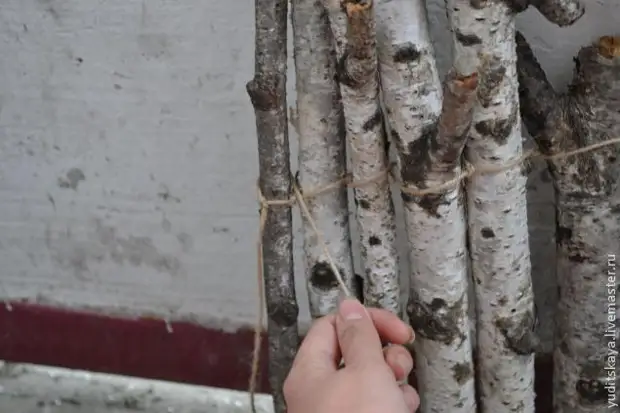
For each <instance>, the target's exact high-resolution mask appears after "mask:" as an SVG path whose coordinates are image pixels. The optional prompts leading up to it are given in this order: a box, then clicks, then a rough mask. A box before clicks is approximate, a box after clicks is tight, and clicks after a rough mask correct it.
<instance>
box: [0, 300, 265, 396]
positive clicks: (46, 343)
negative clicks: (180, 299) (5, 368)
mask: <svg viewBox="0 0 620 413" xmlns="http://www.w3.org/2000/svg"><path fill="white" fill-rule="evenodd" d="M12 307H13V310H12V311H8V310H7V309H6V307H5V306H4V305H0V359H3V360H7V361H12V362H22V363H34V364H43V365H50V366H57V367H66V368H74V369H82V370H88V371H96V372H102V373H115V374H123V375H128V376H137V377H145V378H150V379H162V380H171V381H177V382H186V383H193V384H199V385H205V386H213V387H222V388H230V389H238V390H245V389H247V385H248V377H249V374H250V364H251V357H252V347H253V332H252V331H249V330H245V331H239V332H238V333H234V334H233V333H225V332H222V331H218V330H213V329H208V328H205V327H202V326H197V325H193V324H189V323H172V324H171V326H172V330H173V333H169V332H168V331H167V330H166V325H165V323H164V322H162V321H160V320H155V319H133V320H132V319H122V318H114V317H107V316H103V315H98V314H87V313H82V312H76V311H68V310H62V309H58V308H52V307H45V306H40V305H32V304H22V303H12ZM263 343H266V340H263ZM266 356H267V353H266V346H265V345H264V346H263V352H262V357H261V359H262V360H263V361H264V360H265V359H266ZM264 365H265V364H264V363H263V366H264ZM261 373H262V374H261V380H260V385H261V387H260V389H261V391H268V384H267V371H266V369H265V368H261Z"/></svg>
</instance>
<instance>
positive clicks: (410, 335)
mask: <svg viewBox="0 0 620 413" xmlns="http://www.w3.org/2000/svg"><path fill="white" fill-rule="evenodd" d="M414 341H415V331H413V328H411V327H409V341H408V342H407V344H413V342H414Z"/></svg>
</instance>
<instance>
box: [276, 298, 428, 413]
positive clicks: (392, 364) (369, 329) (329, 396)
mask: <svg viewBox="0 0 620 413" xmlns="http://www.w3.org/2000/svg"><path fill="white" fill-rule="evenodd" d="M414 337H415V335H414V333H413V330H411V328H410V327H408V326H407V325H406V324H405V323H404V322H403V321H401V320H400V319H399V318H398V317H397V316H396V315H394V314H392V313H391V312H389V311H387V310H382V309H375V308H365V307H364V306H363V305H362V304H361V303H360V302H359V301H357V300H353V299H346V300H344V301H343V302H342V303H341V304H340V307H339V309H338V313H337V314H330V315H328V316H325V317H322V318H320V319H318V320H317V321H315V322H314V324H313V325H312V327H311V328H310V330H309V331H308V334H307V335H306V338H305V339H304V341H303V342H302V344H301V346H300V348H299V351H298V353H297V356H296V358H295V361H294V362H293V366H292V368H291V371H290V373H289V375H288V377H287V379H286V381H285V383H284V389H283V390H284V398H285V400H286V403H287V407H288V412H289V413H383V412H389V413H413V412H415V411H416V410H417V408H418V406H419V404H420V399H419V397H418V394H417V392H416V391H415V390H414V388H413V387H411V386H409V385H408V384H400V383H399V382H401V381H404V380H406V378H407V376H408V375H409V373H410V372H411V370H412V369H413V359H412V357H411V354H410V353H409V351H408V350H407V349H406V348H405V347H404V346H403V345H404V344H407V343H411V342H412V341H413V339H414ZM383 343H389V344H390V345H389V346H387V347H385V348H383V345H382V344H383ZM341 360H343V361H344V367H342V368H340V369H339V368H338V366H339V364H340V361H341Z"/></svg>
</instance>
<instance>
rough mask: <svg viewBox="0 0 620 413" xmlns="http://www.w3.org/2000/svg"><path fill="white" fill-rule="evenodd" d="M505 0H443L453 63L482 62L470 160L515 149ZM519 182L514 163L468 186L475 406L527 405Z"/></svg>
mask: <svg viewBox="0 0 620 413" xmlns="http://www.w3.org/2000/svg"><path fill="white" fill-rule="evenodd" d="M511 3H512V2H510V1H484V0H474V1H470V0H448V14H449V17H450V20H451V24H452V29H453V35H454V38H455V53H456V58H455V67H456V68H457V70H458V71H459V72H460V73H463V74H469V73H473V72H475V71H477V70H480V72H481V73H480V76H481V83H480V85H479V88H478V104H477V105H476V108H475V110H474V114H473V127H472V129H471V133H470V137H469V141H468V144H467V149H466V157H467V159H468V161H469V162H470V163H471V164H472V165H473V166H474V167H476V168H485V167H487V168H488V167H491V168H492V167H500V166H503V165H506V164H507V163H509V162H512V161H514V160H516V159H518V158H519V157H520V156H521V155H522V152H523V147H522V138H521V123H520V116H519V99H518V84H517V73H516V53H515V48H516V45H515V40H514V35H515V15H516V13H515V12H514V10H512V9H511ZM481 52H484V53H485V55H484V57H483V58H481V57H482V55H481ZM525 185H526V177H525V174H524V172H523V171H522V169H521V167H520V165H517V166H516V167H515V168H512V169H509V170H506V171H503V172H499V173H492V174H486V175H476V176H474V177H472V179H470V180H469V182H468V186H467V197H468V219H469V244H470V254H471V262H472V274H473V278H474V281H475V291H476V313H477V340H476V342H477V366H478V369H479V371H478V373H479V374H478V388H479V390H480V393H481V394H480V402H481V410H482V412H483V413H503V412H506V413H507V412H522V413H533V412H534V350H535V345H536V338H535V336H534V332H533V330H534V322H535V314H534V295H533V291H532V280H531V277H530V271H531V263H530V251H529V242H528V226H527V225H528V223H527V208H526V186H525Z"/></svg>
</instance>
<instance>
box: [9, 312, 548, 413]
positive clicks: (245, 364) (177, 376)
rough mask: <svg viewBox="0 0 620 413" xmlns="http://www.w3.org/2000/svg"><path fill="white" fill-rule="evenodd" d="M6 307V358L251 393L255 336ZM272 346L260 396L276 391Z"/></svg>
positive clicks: (540, 387) (542, 363) (542, 388)
mask: <svg viewBox="0 0 620 413" xmlns="http://www.w3.org/2000/svg"><path fill="white" fill-rule="evenodd" d="M12 306H13V310H12V311H8V310H7V309H6V307H5V306H4V305H0V359H2V360H7V361H12V362H21V363H34V364H43V365H50V366H57V367H66V368H74V369H81V370H89V371H96V372H102V373H115V374H123V375H128V376H136V377H144V378H150V379H160V380H170V381H176V382H185V383H192V384H198V385H205V386H212V387H220V388H228V389H235V390H246V389H247V385H248V378H249V375H250V364H251V358H252V347H253V332H252V331H250V330H242V331H238V332H237V333H226V332H223V331H219V330H215V329H209V328H205V327H202V326H197V325H194V324H190V323H172V324H171V326H172V329H173V333H169V332H168V331H167V330H166V325H165V323H164V322H163V321H161V320H155V319H124V318H117V317H108V316H103V315H100V314H90V313H83V312H78V311H70V310H63V309H59V308H55V307H46V306H40V305H33V304H23V303H12ZM266 349H267V347H266V340H263V348H262V355H261V360H262V363H261V366H262V367H261V379H260V391H261V392H269V385H268V381H267V368H266V367H265V366H266V363H265V360H266V357H267V351H266ZM551 371H552V365H551V360H550V357H539V358H538V360H537V362H536V372H537V375H536V390H537V394H538V398H537V400H536V402H537V411H538V412H540V413H547V412H551V393H552V392H551V389H552V386H551Z"/></svg>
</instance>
